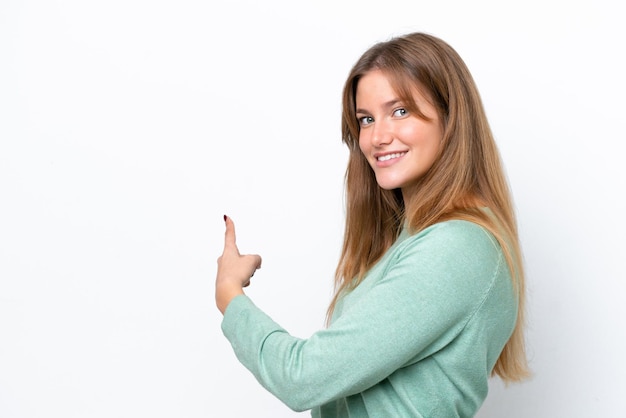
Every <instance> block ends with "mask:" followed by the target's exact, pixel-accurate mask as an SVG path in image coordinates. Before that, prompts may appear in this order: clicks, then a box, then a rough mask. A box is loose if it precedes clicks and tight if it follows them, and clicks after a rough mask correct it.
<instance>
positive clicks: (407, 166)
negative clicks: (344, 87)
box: [356, 70, 443, 201]
mask: <svg viewBox="0 0 626 418" xmlns="http://www.w3.org/2000/svg"><path fill="white" fill-rule="evenodd" d="M413 99H414V101H415V103H416V104H417V107H418V108H419V109H420V111H421V112H422V113H423V114H424V115H425V116H426V117H428V118H429V119H430V120H424V119H421V118H420V117H418V116H417V115H412V114H411V113H410V112H409V111H408V109H407V108H406V106H407V103H403V102H402V101H401V100H400V98H399V96H398V94H397V93H396V92H395V91H394V89H393V88H392V87H391V84H390V83H389V80H388V78H387V76H386V75H385V74H384V73H383V72H381V71H379V70H373V71H370V72H368V73H366V74H365V75H364V76H363V77H362V78H361V79H360V80H359V82H358V84H357V90H356V116H357V118H358V120H359V125H360V133H359V147H360V148H361V151H362V152H363V155H364V156H365V158H367V161H368V162H369V164H370V166H371V167H372V170H374V174H375V175H376V181H377V182H378V185H379V186H380V187H382V188H383V189H386V190H391V189H397V188H400V189H402V194H403V195H404V198H405V201H407V199H406V198H407V193H410V192H411V187H412V186H414V185H415V184H416V183H417V181H418V180H419V179H420V178H421V177H422V176H424V174H425V173H426V172H427V171H428V170H429V169H430V167H431V166H432V165H433V163H434V161H435V158H436V157H437V155H438V153H439V149H440V147H441V139H442V137H443V128H442V124H441V121H440V120H439V116H438V114H437V111H436V109H435V107H434V106H433V105H432V104H430V102H429V101H428V100H427V99H426V97H425V96H423V95H422V94H421V93H420V92H419V91H418V90H417V89H415V91H414V94H413Z"/></svg>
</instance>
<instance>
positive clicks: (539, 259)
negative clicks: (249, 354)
mask: <svg viewBox="0 0 626 418" xmlns="http://www.w3.org/2000/svg"><path fill="white" fill-rule="evenodd" d="M617 3H618V2H617V1H613V2H610V1H608V0H605V1H597V0H596V1H552V2H551V1H546V0H541V1H539V0H533V1H524V2H515V3H512V2H502V1H474V2H466V1H462V0H459V1H447V2H446V1H441V2H435V1H428V2H426V1H422V2H419V1H404V0H397V1H393V2H382V1H379V2H374V1H365V0H363V1H345V2H339V1H337V0H333V1H300V2H293V1H287V0H284V1H280V0H266V1H264V2H257V1H252V0H249V1H231V2H220V3H219V5H217V4H218V3H217V2H215V3H211V2H207V1H189V0H183V1H176V2H175V1H165V0H163V1H147V0H145V1H141V0H109V1H106V2H104V1H102V2H87V1H79V0H74V1H35V0H21V1H18V0H0V417H2V418H34V417H63V418H69V417H81V418H82V417H168V418H169V417H184V418H187V417H250V416H255V417H272V418H275V417H293V416H296V415H299V416H306V415H308V413H303V414H296V413H294V412H292V411H290V410H288V409H287V408H286V407H285V406H283V405H282V404H281V403H280V402H279V401H277V400H275V399H274V398H273V397H272V396H271V395H269V394H268V393H266V392H265V391H264V390H263V389H262V388H261V387H260V386H259V385H258V383H257V382H256V381H255V380H254V378H253V377H252V375H251V374H250V373H249V372H247V370H245V369H244V368H243V367H242V366H241V365H240V364H239V363H238V362H237V361H236V359H235V357H234V355H233V353H232V351H231V350H230V346H229V344H228V342H227V341H226V340H225V338H224V337H223V336H222V333H221V330H220V321H221V315H220V313H219V312H218V311H217V309H215V307H214V302H213V279H214V276H215V267H216V263H215V260H216V258H217V256H218V255H219V254H220V252H221V246H222V238H223V221H222V215H223V214H224V213H226V214H228V215H230V216H232V217H233V218H234V219H235V221H236V223H237V231H238V242H239V244H240V248H241V250H242V251H245V252H258V253H260V254H261V255H262V256H263V257H264V263H263V268H262V270H261V271H259V273H257V274H256V275H255V277H254V283H253V286H252V287H251V288H250V290H249V292H248V294H249V295H250V296H251V297H252V298H253V299H254V300H255V302H256V303H257V304H258V305H259V306H261V307H262V308H263V309H265V310H266V311H267V312H268V313H269V314H270V315H272V316H273V317H274V318H275V319H276V320H277V321H278V322H279V323H281V324H282V325H283V326H284V327H286V328H287V329H288V330H289V331H290V332H292V333H293V334H294V335H297V336H300V337H307V336H308V335H310V334H311V333H312V332H314V331H315V330H316V329H318V328H320V327H321V326H322V325H323V317H324V312H325V309H326V306H327V304H328V302H329V299H330V294H331V283H332V276H333V272H334V268H335V264H336V262H337V258H338V254H339V247H340V244H341V236H342V228H343V216H344V208H343V202H342V196H343V195H342V193H343V190H342V187H343V173H344V168H345V163H346V157H347V152H346V150H345V149H344V147H343V146H342V144H341V142H340V132H339V116H340V93H341V87H342V84H343V82H344V79H345V77H346V75H347V73H348V71H349V69H350V67H351V65H352V64H353V63H354V61H355V60H356V59H357V58H358V56H359V55H360V54H361V53H362V52H364V51H365V49H366V48H368V47H369V46H371V45H372V44H373V43H374V42H376V41H380V40H385V39H387V38H388V37H390V36H392V35H398V34H403V33H407V32H412V31H426V32H428V33H432V34H434V35H436V36H439V37H441V38H443V39H444V40H446V41H447V42H449V43H450V44H451V45H452V46H453V47H454V48H455V49H457V51H458V52H459V53H460V54H461V56H462V57H463V58H464V59H465V61H466V63H467V64H468V66H469V67H470V70H471V71H472V73H473V75H474V77H475V79H476V81H477V84H478V86H479V89H480V91H481V94H482V96H483V100H484V102H485V106H486V108H487V112H488V116H489V118H490V122H491V124H492V128H493V130H494V133H495V136H496V138H497V141H498V143H499V146H500V149H501V153H502V157H503V160H504V162H505V166H506V169H507V173H508V177H509V180H510V183H511V186H512V188H513V191H514V198H515V202H516V206H517V210H518V217H519V224H520V229H521V234H522V241H523V247H524V251H525V260H526V268H527V272H528V287H529V306H528V309H529V313H528V316H529V318H528V333H527V336H528V351H529V357H530V364H531V367H532V369H533V371H534V374H535V375H534V378H533V379H532V380H530V381H528V382H527V383H524V384H521V385H513V386H510V387H509V388H506V389H505V388H504V387H503V385H502V384H500V383H499V381H497V380H494V381H493V382H492V383H491V386H492V390H491V392H490V394H489V397H488V398H487V401H486V402H485V404H484V406H483V408H482V410H481V411H480V413H479V416H480V417H481V418H496V417H503V416H506V417H514V418H515V417H570V418H573V417H624V416H625V415H624V407H623V397H624V394H625V393H626V379H625V378H624V377H625V376H626V360H625V357H626V356H625V353H626V342H625V340H626V326H625V325H624V320H625V319H626V315H625V314H626V308H625V307H624V304H623V301H624V299H625V297H626V284H625V282H626V280H625V279H626V274H625V273H624V271H625V269H624V250H625V245H624V239H625V238H624V237H625V234H626V222H625V220H624V214H625V213H626V207H625V204H624V200H623V193H624V190H626V184H625V183H626V175H625V169H624V165H623V164H622V160H623V158H624V157H623V156H624V154H623V145H624V140H625V139H626V137H625V136H626V135H625V133H624V120H625V119H624V114H625V111H626V108H625V107H626V106H625V105H624V102H625V96H626V86H625V81H624V74H626V65H625V64H624V39H625V38H626V31H625V29H624V26H623V20H624V19H623V18H624V14H623V13H622V12H618V9H617Z"/></svg>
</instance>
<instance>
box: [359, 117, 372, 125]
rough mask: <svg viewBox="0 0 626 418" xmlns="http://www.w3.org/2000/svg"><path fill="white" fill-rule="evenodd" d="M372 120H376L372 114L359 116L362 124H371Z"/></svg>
mask: <svg viewBox="0 0 626 418" xmlns="http://www.w3.org/2000/svg"><path fill="white" fill-rule="evenodd" d="M372 122H374V118H373V117H371V116H363V117H360V118H359V124H360V125H361V126H365V125H369V124H370V123H372Z"/></svg>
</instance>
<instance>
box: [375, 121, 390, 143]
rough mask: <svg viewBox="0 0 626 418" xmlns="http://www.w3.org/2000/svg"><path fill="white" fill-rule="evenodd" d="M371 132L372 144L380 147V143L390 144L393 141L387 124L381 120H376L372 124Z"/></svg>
mask: <svg viewBox="0 0 626 418" xmlns="http://www.w3.org/2000/svg"><path fill="white" fill-rule="evenodd" d="M373 128H374V129H373V132H372V145H374V146H375V147H380V146H382V145H387V144H390V143H391V141H393V134H392V132H391V129H390V127H389V125H388V124H387V123H386V122H384V121H382V122H379V121H377V122H376V123H375V124H374V126H373Z"/></svg>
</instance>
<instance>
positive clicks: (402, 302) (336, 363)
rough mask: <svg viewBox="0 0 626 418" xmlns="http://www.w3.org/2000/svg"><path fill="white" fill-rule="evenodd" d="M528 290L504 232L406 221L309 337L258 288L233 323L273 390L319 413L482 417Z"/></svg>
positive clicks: (237, 303) (230, 313)
mask: <svg viewBox="0 0 626 418" xmlns="http://www.w3.org/2000/svg"><path fill="white" fill-rule="evenodd" d="M516 301H517V298H516V297H515V294H514V291H513V286H512V284H511V278H510V275H509V270H508V268H507V264H506V262H505V260H504V256H503V254H502V250H501V248H500V246H499V245H498V244H497V242H496V240H495V239H494V238H493V236H492V235H490V234H489V233H488V232H486V231H485V230H484V229H483V228H481V227H480V226H478V225H476V224H473V223H470V222H466V221H458V220H454V221H447V222H442V223H439V224H436V225H433V226H431V227H429V228H427V229H425V230H424V231H422V232H420V233H418V234H415V235H412V236H410V235H409V234H408V233H407V232H406V231H403V232H402V233H401V235H400V237H399V238H398V240H397V241H396V243H395V244H394V245H393V246H392V247H391V248H390V249H389V250H388V251H387V253H386V254H385V255H384V257H383V258H382V259H381V260H380V261H379V262H378V263H377V264H376V265H375V266H374V267H373V268H372V269H371V271H370V272H369V273H368V274H367V276H366V278H365V279H364V280H363V282H362V283H361V284H360V285H359V286H358V287H357V288H356V289H354V290H353V291H351V292H350V293H349V294H347V295H346V296H344V297H343V298H342V299H341V300H340V302H339V303H338V304H337V307H336V309H335V313H334V315H333V319H332V322H331V325H330V326H329V327H328V328H326V329H323V330H321V331H318V332H316V333H315V334H313V335H312V336H311V337H310V338H308V339H299V338H295V337H293V336H291V335H289V334H288V333H287V332H286V331H285V330H284V329H283V328H281V327H280V326H279V325H278V324H276V323H275V322H274V321H273V320H272V319H270V318H269V317H268V316H267V315H265V314H264V313H263V312H262V311H261V310H259V309H258V308H257V307H256V306H255V305H254V304H253V303H252V301H251V300H250V299H249V298H248V297H246V296H238V297H236V298H235V299H233V300H232V301H231V303H230V304H229V305H228V308H227V309H226V312H225V315H224V320H223V322H222V330H223V332H224V335H225V336H226V337H227V338H228V340H230V342H231V344H232V346H233V349H234V351H235V354H236V355H237V357H238V359H239V360H240V361H241V363H242V364H243V365H244V366H246V367H247V368H248V369H249V370H250V371H251V372H252V373H253V374H254V375H255V376H256V378H257V379H258V381H259V382H260V383H261V384H262V385H263V386H264V387H265V388H266V389H267V390H269V391H270V392H272V393H273V394H274V395H275V396H277V397H278V398H279V399H280V400H282V401H283V402H284V403H285V404H287V406H289V407H290V408H291V409H293V410H296V411H304V410H307V409H312V416H313V417H322V418H326V417H358V418H365V417H374V418H390V417H394V418H401V417H427V418H436V417H444V418H451V417H472V416H474V414H475V413H476V411H477V410H478V408H479V407H480V405H481V404H482V402H483V400H484V399H485V397H486V396H487V379H488V377H489V375H490V372H491V370H492V368H493V366H494V364H495V362H496V360H497V358H498V356H499V355H500V352H501V350H502V348H503V347H504V344H505V343H506V341H507V340H508V338H509V336H510V335H511V332H512V330H513V327H514V325H515V321H516V317H517V302H516Z"/></svg>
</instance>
